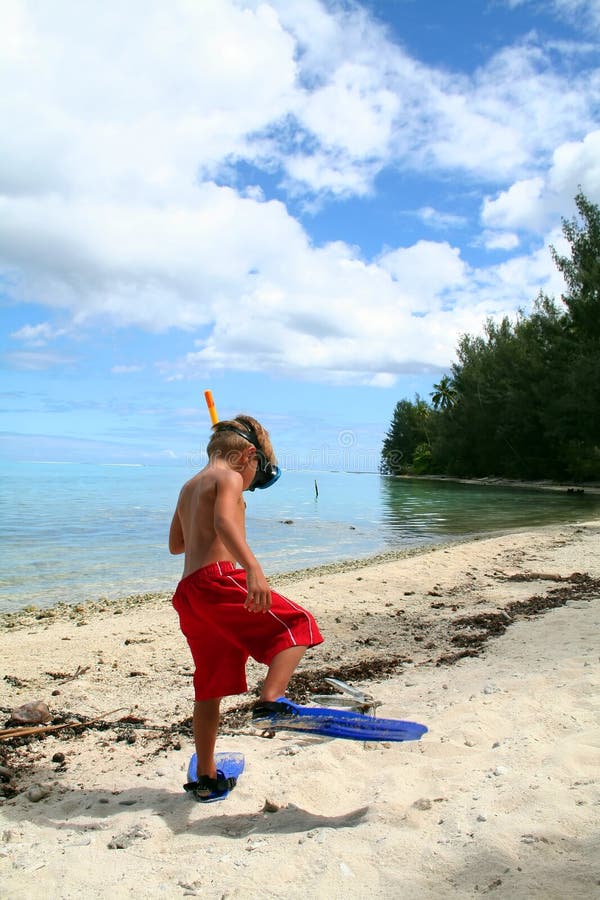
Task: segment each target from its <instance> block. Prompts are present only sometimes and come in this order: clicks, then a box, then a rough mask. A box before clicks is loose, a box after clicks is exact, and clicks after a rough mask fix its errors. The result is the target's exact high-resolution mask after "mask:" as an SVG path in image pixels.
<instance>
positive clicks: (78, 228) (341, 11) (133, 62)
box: [0, 0, 600, 471]
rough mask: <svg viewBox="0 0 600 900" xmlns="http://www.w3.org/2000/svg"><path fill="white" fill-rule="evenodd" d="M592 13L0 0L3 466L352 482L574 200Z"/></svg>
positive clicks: (514, 295) (545, 285)
mask: <svg viewBox="0 0 600 900" xmlns="http://www.w3.org/2000/svg"><path fill="white" fill-rule="evenodd" d="M599 35H600V0H455V2H453V3H448V2H447V0H357V2H353V0H344V2H342V0H340V2H337V0H336V2H333V0H128V2H127V3H126V4H122V3H121V0H104V2H103V3H102V4H89V3H81V2H80V0H51V2H49V3H39V2H37V0H0V111H1V118H0V121H2V137H1V139H0V309H1V328H0V395H1V397H0V408H1V410H2V424H1V434H0V437H1V440H0V459H3V460H48V461H78V462H110V463H141V464H145V465H150V464H163V463H168V464H180V465H186V466H196V465H199V464H203V461H204V460H203V453H204V448H205V446H206V442H207V440H208V437H209V426H210V422H209V418H208V414H207V411H206V407H205V404H204V398H203V392H204V390H205V389H211V390H212V391H213V394H214V398H215V403H216V407H217V410H218V413H219V416H220V417H221V418H227V417H230V416H233V415H235V413H237V412H241V411H244V412H248V413H250V414H252V415H255V416H256V417H257V418H258V419H260V420H261V421H262V422H263V423H264V424H265V426H266V427H267V428H269V430H270V432H271V436H272V439H273V442H274V445H275V448H276V451H277V453H278V457H279V459H280V462H281V463H283V465H284V466H285V467H287V468H294V467H297V468H311V469H312V468H314V469H321V468H341V469H350V470H354V469H368V470H371V471H375V470H376V469H377V466H378V463H379V455H380V451H381V444H382V440H383V438H384V437H385V433H386V431H387V430H388V428H389V426H390V423H391V419H392V415H393V411H394V407H395V405H396V403H397V402H398V401H399V400H402V399H410V400H412V399H414V397H415V395H416V394H419V395H420V396H421V397H423V398H424V399H429V395H430V393H431V391H432V390H433V385H434V384H436V383H437V382H439V379H440V378H441V376H442V375H444V374H445V373H448V372H450V367H451V365H452V363H453V362H454V361H455V359H456V356H455V353H456V347H457V344H458V341H459V339H460V337H461V335H463V334H465V333H468V334H479V333H481V332H482V328H483V325H484V323H485V321H486V320H487V319H488V318H492V319H494V320H499V319H501V318H502V317H503V316H506V315H508V316H511V317H514V316H515V315H516V314H517V312H518V311H519V310H520V309H521V310H524V311H525V312H527V311H528V310H530V309H531V306H532V303H533V302H534V301H535V298H536V297H537V296H538V294H539V293H540V291H542V292H544V293H545V294H547V295H549V296H551V297H554V298H556V299H557V300H558V299H559V298H560V295H561V292H562V291H563V290H564V285H563V283H562V280H561V276H560V273H558V271H557V269H556V266H555V265H554V263H553V261H552V256H551V253H550V249H549V248H550V246H554V247H556V248H557V249H558V250H559V251H563V252H564V251H565V250H566V249H567V248H566V246H565V244H564V239H563V236H562V228H561V222H562V220H563V219H565V218H566V219H570V218H572V217H573V216H574V215H575V213H576V209H575V204H574V197H575V194H576V193H577V191H578V189H579V188H580V187H581V189H582V190H583V192H584V194H585V195H586V196H587V198H588V199H589V200H591V201H592V202H594V203H600V53H599V40H598V39H599Z"/></svg>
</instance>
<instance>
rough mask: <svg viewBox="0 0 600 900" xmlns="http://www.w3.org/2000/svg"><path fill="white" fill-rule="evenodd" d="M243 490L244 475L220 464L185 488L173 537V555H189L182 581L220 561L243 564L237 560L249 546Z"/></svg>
mask: <svg viewBox="0 0 600 900" xmlns="http://www.w3.org/2000/svg"><path fill="white" fill-rule="evenodd" d="M242 490H243V482H242V478H241V477H240V475H239V474H238V473H237V472H234V471H232V470H231V468H229V467H228V466H226V465H219V463H218V462H217V463H214V462H211V463H209V464H208V465H207V466H206V467H205V468H204V469H202V471H201V472H198V474H197V475H194V477H193V478H191V479H190V480H189V481H187V482H186V483H185V484H184V486H183V487H182V489H181V492H180V494H179V499H178V501H177V509H176V510H175V515H174V516H173V521H172V523H171V531H170V534H169V548H170V550H171V553H185V564H184V568H183V576H182V577H184V578H185V577H186V576H187V575H191V574H192V572H195V571H196V569H200V568H202V566H207V565H209V564H210V563H214V562H218V561H220V560H230V561H231V562H233V563H240V562H241V560H240V559H239V558H238V559H236V556H238V555H242V556H244V555H245V553H243V552H242V554H240V553H239V550H240V547H245V546H247V545H246V541H245V515H244V513H245V507H246V504H245V502H244V499H243V496H242ZM224 526H225V527H224Z"/></svg>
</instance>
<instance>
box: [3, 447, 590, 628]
mask: <svg viewBox="0 0 600 900" xmlns="http://www.w3.org/2000/svg"><path fill="white" fill-rule="evenodd" d="M191 474H193V473H192V470H191V469H186V468H178V467H167V466H165V467H144V466H139V467H137V466H136V467H133V466H106V465H82V464H67V463H64V464H63V463H58V464H49V463H48V464H40V463H10V464H3V465H2V467H1V468H0V505H1V507H2V511H3V512H2V525H1V527H0V539H1V546H2V567H1V575H0V611H14V610H17V609H20V608H22V607H23V606H26V605H28V604H35V605H37V606H40V607H45V606H50V605H52V604H54V603H56V602H58V601H61V600H62V601H66V602H69V603H77V602H82V601H86V600H94V599H97V598H99V597H110V598H115V597H124V596H127V595H129V594H133V593H145V592H150V591H171V590H173V589H174V587H175V585H176V583H177V580H178V578H179V574H180V572H181V567H182V559H181V558H180V557H172V556H170V554H169V552H168V549H167V536H168V530H169V524H170V521H171V516H172V512H173V508H174V506H175V503H176V500H177V495H178V492H179V488H180V487H181V484H182V483H183V482H184V481H185V480H186V479H187V478H189V477H190V476H191ZM315 481H316V483H317V487H318V497H316V492H315ZM246 498H247V503H248V510H247V526H248V539H249V542H250V544H251V546H252V548H253V550H254V551H255V553H256V555H257V557H258V558H259V560H260V561H261V563H262V564H263V567H264V569H265V571H266V572H267V573H277V572H284V571H290V570H293V569H300V568H306V567H310V566H315V565H320V564H322V563H326V562H334V561H339V560H343V559H350V558H357V557H366V556H370V555H373V554H376V553H381V552H386V551H388V550H401V549H405V548H410V547H415V546H420V545H425V544H431V543H437V542H441V541H447V540H450V539H452V538H456V537H459V536H464V535H469V534H479V533H485V532H490V531H495V530H502V529H509V528H519V527H524V526H530V525H542V524H547V523H551V522H560V521H568V522H573V521H583V520H585V519H588V518H593V517H595V516H598V515H599V514H600V497H596V496H588V495H583V496H580V495H575V494H565V493H555V492H546V491H536V490H523V489H511V488H498V487H483V486H479V485H467V484H456V483H453V482H437V481H433V482H428V481H419V480H407V479H392V478H386V477H382V476H379V475H376V474H362V473H360V474H359V473H356V474H354V473H345V472H317V473H315V472H298V471H288V472H284V474H283V476H282V478H281V479H280V481H279V482H277V484H276V485H275V486H274V487H273V488H271V489H269V490H266V491H255V492H254V493H252V494H246Z"/></svg>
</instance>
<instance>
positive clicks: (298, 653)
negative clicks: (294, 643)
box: [260, 647, 306, 700]
mask: <svg viewBox="0 0 600 900" xmlns="http://www.w3.org/2000/svg"><path fill="white" fill-rule="evenodd" d="M305 652H306V647H288V648H287V650H282V651H281V652H280V653H278V654H277V656H274V657H273V659H272V660H271V665H270V666H269V671H268V672H267V677H266V678H265V681H264V684H263V686H262V691H261V692H260V699H261V700H277V699H278V698H279V697H283V696H284V694H285V692H286V689H287V686H288V683H289V680H290V678H291V677H292V675H293V674H294V671H295V670H296V666H297V665H298V663H299V662H300V660H301V659H302V657H303V656H304V653H305Z"/></svg>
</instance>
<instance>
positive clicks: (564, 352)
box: [382, 192, 600, 480]
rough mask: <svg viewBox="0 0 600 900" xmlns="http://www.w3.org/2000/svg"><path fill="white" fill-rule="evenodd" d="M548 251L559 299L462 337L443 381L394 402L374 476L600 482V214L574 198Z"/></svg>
mask: <svg viewBox="0 0 600 900" xmlns="http://www.w3.org/2000/svg"><path fill="white" fill-rule="evenodd" d="M575 202H576V205H577V210H578V212H579V216H580V220H573V221H563V233H564V235H565V238H566V239H567V242H568V243H569V245H570V251H571V252H570V256H561V255H559V254H558V253H557V252H556V250H555V249H554V248H551V252H552V256H553V259H554V261H555V263H556V265H557V267H558V268H559V270H560V271H561V272H562V274H563V276H564V279H565V283H566V286H567V293H566V294H565V295H564V296H563V297H562V298H561V302H560V303H556V302H555V301H554V300H552V299H550V298H548V297H546V296H544V295H540V296H539V297H538V298H537V300H536V301H535V303H534V307H533V310H532V312H531V313H530V314H529V315H524V314H523V313H521V314H520V315H519V316H518V317H517V318H516V320H515V321H514V322H512V321H510V320H509V319H508V318H504V319H503V320H502V321H501V322H499V323H498V322H493V321H492V320H489V321H487V322H486V323H485V325H484V328H483V334H482V335H481V336H472V335H463V337H462V338H461V339H460V341H459V344H458V347H457V362H456V363H455V364H454V365H453V366H452V370H451V374H450V375H444V376H443V377H442V378H441V379H440V381H439V383H438V384H435V385H434V390H433V392H432V394H431V400H432V403H431V405H429V404H428V403H426V402H425V401H424V400H422V399H421V398H420V397H418V396H417V397H416V399H415V401H414V402H410V401H408V400H402V401H400V402H399V403H397V404H396V408H395V410H394V416H393V419H392V424H391V427H390V430H389V432H388V434H387V436H386V438H385V441H384V444H383V450H382V471H384V472H389V473H391V474H399V473H403V472H414V473H416V474H421V473H425V472H432V473H433V472H435V473H438V474H450V475H463V476H503V477H511V478H525V479H540V478H546V479H547V478H551V479H571V480H600V209H599V208H598V206H596V205H594V204H592V203H590V202H589V201H588V200H587V199H586V198H585V197H584V196H583V194H582V193H581V192H580V193H578V194H577V196H576V198H575Z"/></svg>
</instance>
